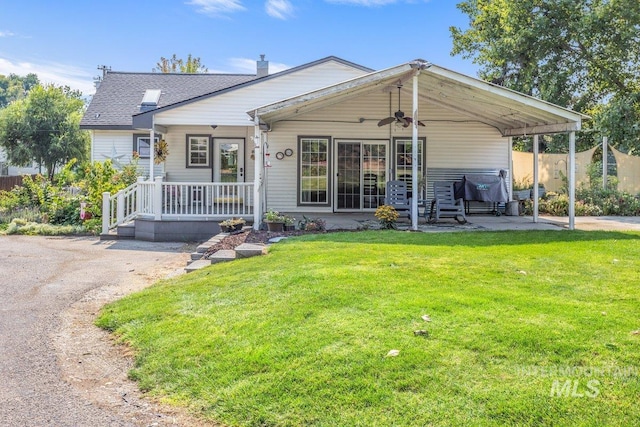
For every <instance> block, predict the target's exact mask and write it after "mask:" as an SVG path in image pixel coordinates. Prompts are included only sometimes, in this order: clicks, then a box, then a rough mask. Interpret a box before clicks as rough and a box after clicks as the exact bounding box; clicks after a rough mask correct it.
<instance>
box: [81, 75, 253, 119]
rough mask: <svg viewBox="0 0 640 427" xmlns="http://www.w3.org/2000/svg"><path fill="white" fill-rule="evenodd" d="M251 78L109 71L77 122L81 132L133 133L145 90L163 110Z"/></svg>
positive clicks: (251, 76) (251, 77) (250, 76)
mask: <svg viewBox="0 0 640 427" xmlns="http://www.w3.org/2000/svg"><path fill="white" fill-rule="evenodd" d="M255 79H256V76H255V75H252V74H170V73H167V74H165V73H129V72H119V71H110V72H108V73H107V74H106V75H105V76H104V79H103V80H102V82H101V83H100V86H99V87H98V89H97V90H96V94H95V95H94V96H93V99H92V100H91V103H90V104H89V107H88V108H87V111H86V112H85V114H84V117H83V118H82V121H81V122H80V128H81V129H133V127H132V116H133V115H134V114H136V113H139V112H140V104H141V102H142V98H143V96H144V94H145V92H146V91H147V90H153V89H159V90H161V95H160V98H159V100H158V106H159V107H163V106H166V105H171V104H175V103H178V102H180V101H184V100H186V99H191V98H195V97H198V96H201V95H203V94H207V93H210V92H214V91H219V90H223V89H228V88H230V87H234V86H237V85H240V84H243V83H246V82H248V81H251V80H255Z"/></svg>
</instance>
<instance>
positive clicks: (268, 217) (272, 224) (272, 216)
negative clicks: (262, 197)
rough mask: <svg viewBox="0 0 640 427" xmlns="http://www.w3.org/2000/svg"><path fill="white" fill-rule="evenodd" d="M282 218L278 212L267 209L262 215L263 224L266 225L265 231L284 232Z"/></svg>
mask: <svg viewBox="0 0 640 427" xmlns="http://www.w3.org/2000/svg"><path fill="white" fill-rule="evenodd" d="M284 217H285V215H281V214H280V212H278V211H274V210H273V209H269V210H268V211H267V212H266V213H265V214H264V222H266V223H267V229H268V230H269V231H284V222H285V220H284Z"/></svg>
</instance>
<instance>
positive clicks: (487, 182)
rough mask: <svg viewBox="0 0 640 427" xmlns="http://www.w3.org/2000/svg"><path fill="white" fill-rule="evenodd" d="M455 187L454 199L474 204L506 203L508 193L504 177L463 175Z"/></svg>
mask: <svg viewBox="0 0 640 427" xmlns="http://www.w3.org/2000/svg"><path fill="white" fill-rule="evenodd" d="M457 184H458V185H456V197H462V198H463V199H464V200H469V201H475V202H494V203H506V202H508V201H509V192H508V191H507V183H506V181H505V179H504V175H503V174H501V175H465V176H464V178H463V179H462V181H461V182H460V183H457Z"/></svg>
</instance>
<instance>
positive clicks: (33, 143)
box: [0, 85, 89, 179]
mask: <svg viewBox="0 0 640 427" xmlns="http://www.w3.org/2000/svg"><path fill="white" fill-rule="evenodd" d="M81 96H82V94H81V93H80V92H78V91H74V90H70V89H69V88H68V87H56V86H46V87H43V86H39V85H38V86H36V87H34V88H33V89H31V91H30V92H29V94H28V95H27V97H26V98H23V99H19V100H17V101H14V102H13V103H11V104H10V105H9V106H8V107H6V108H4V109H3V110H1V111H0V146H2V147H3V148H4V149H5V150H6V152H7V158H8V160H9V162H10V163H11V164H13V165H16V166H27V165H29V164H31V163H32V162H35V163H37V164H38V165H40V166H44V168H45V169H46V171H47V174H48V176H49V178H50V179H52V178H53V174H54V173H55V169H56V167H58V166H60V165H62V164H64V163H66V162H67V161H69V160H70V159H72V158H76V159H78V160H84V159H86V158H87V147H88V143H89V137H88V134H87V133H86V132H84V131H81V130H80V119H81V118H82V113H83V110H84V102H83V100H82V98H81Z"/></svg>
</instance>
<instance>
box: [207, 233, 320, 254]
mask: <svg viewBox="0 0 640 427" xmlns="http://www.w3.org/2000/svg"><path fill="white" fill-rule="evenodd" d="M308 233H309V232H308V231H301V230H294V231H283V232H272V231H255V230H243V231H236V232H233V233H231V234H229V235H228V236H227V237H225V238H224V239H222V240H221V241H220V243H216V244H215V245H213V246H211V247H210V248H209V249H208V250H207V252H205V254H204V257H205V258H206V257H207V256H209V255H212V254H214V253H216V252H218V251H221V250H228V249H235V248H236V247H237V246H240V245H241V244H243V243H258V244H260V243H262V244H265V245H266V244H267V243H268V242H269V239H273V238H274V237H289V236H300V235H302V234H308Z"/></svg>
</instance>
